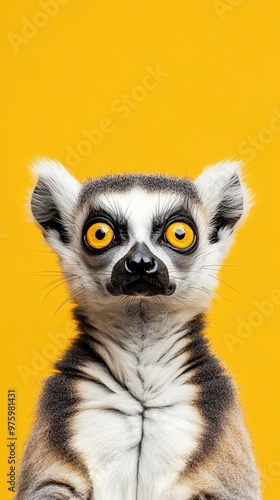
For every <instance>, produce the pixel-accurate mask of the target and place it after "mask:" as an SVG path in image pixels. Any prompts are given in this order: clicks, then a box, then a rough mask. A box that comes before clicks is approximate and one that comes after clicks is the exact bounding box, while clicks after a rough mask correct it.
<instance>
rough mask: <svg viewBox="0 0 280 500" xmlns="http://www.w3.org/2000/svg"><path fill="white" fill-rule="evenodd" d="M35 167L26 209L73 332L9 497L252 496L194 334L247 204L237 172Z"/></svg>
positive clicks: (229, 408)
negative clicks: (62, 280)
mask: <svg viewBox="0 0 280 500" xmlns="http://www.w3.org/2000/svg"><path fill="white" fill-rule="evenodd" d="M36 172H37V174H38V182H37V185H36V187H35V189H34V192H33V195H32V199H31V209H32V213H33V215H34V218H35V220H36V221H37V223H38V224H39V226H40V228H41V229H42V231H43V234H44V237H45V238H46V240H47V241H48V243H49V244H50V246H51V247H52V248H53V250H54V251H55V252H56V253H57V254H58V256H59V260H60V264H61V266H62V269H63V271H64V273H65V276H66V279H68V286H69V289H70V291H71V297H72V299H73V300H74V301H75V302H76V304H77V307H76V308H75V310H74V317H75V319H76V322H77V328H78V335H77V337H76V339H75V340H74V341H73V343H72V345H71V346H70V348H68V349H67V351H66V353H65V354H64V356H63V358H62V359H61V360H60V361H58V362H57V363H56V365H55V368H56V372H55V373H54V374H53V375H52V376H51V377H49V378H48V379H47V380H46V382H45V385H44V389H43V392H42V395H41V399H40V403H39V408H38V412H37V418H36V421H35V425H34V428H33V431H32V432H31V435H30V437H29V439H28V441H27V444H26V447H25V453H24V456H23V460H22V464H21V473H20V479H19V484H18V490H17V494H16V497H15V498H16V500H50V499H52V500H53V499H57V500H58V499H59V500H66V499H68V500H70V499H71V500H74V499H76V500H78V499H79V500H202V499H204V500H210V499H211V500H241V499H242V500H259V499H260V498H261V496H260V489H259V479H258V472H257V469H256V466H255V462H254V458H253V454H252V450H251V444H250V440H249V438H248V435H247V431H246V428H245V426H244V423H243V418H242V415H241V411H240V408H239V404H238V402H237V398H236V392H235V387H234V384H233V382H232V380H231V377H230V376H229V375H228V374H227V373H226V372H225V370H224V368H223V367H222V366H221V364H220V362H219V361H218V359H217V358H216V357H215V356H214V355H213V354H212V353H211V351H210V349H209V346H208V343H207V340H205V338H204V337H203V329H204V318H203V313H204V311H205V310H206V309H207V308H208V305H209V300H210V298H211V295H212V290H213V288H214V287H215V285H216V282H217V281H216V274H217V270H218V267H219V265H220V263H221V260H222V259H223V257H224V256H225V254H226V252H227V250H228V248H229V246H230V244H231V242H232V239H233V232H234V229H235V227H236V226H237V225H238V224H239V223H240V221H241V219H243V218H244V214H245V213H246V211H247V208H248V206H249V204H250V195H249V192H248V190H247V189H246V187H245V185H244V184H243V183H242V182H241V180H240V172H239V165H238V163H235V162H224V163H221V164H218V165H215V166H214V167H210V168H208V169H206V170H205V171H204V172H203V173H202V174H201V175H200V176H199V177H198V178H197V179H196V180H195V181H192V180H189V179H181V178H174V177H167V176H153V175H119V176H108V177H103V178H100V179H94V180H88V181H86V182H85V183H83V184H80V183H79V182H78V181H77V180H75V179H74V178H73V177H72V176H71V175H70V174H69V173H68V172H67V171H66V170H65V169H64V168H63V167H62V166H61V165H60V164H58V163H56V162H53V161H44V160H42V161H39V163H38V165H37V167H36Z"/></svg>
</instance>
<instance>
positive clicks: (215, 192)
mask: <svg viewBox="0 0 280 500" xmlns="http://www.w3.org/2000/svg"><path fill="white" fill-rule="evenodd" d="M195 184H196V186H197V189H198V192H199V196H200V199H201V201H202V204H203V205H204V207H205V208H206V211H207V214H208V216H209V220H210V241H211V243H216V242H217V241H219V240H222V239H223V237H224V236H228V235H229V234H231V233H232V232H233V229H234V228H235V227H236V225H237V224H238V225H239V224H240V222H241V221H242V220H243V219H244V218H245V216H246V214H247V212H248V210H249V208H250V206H251V195H250V192H249V190H248V189H247V187H246V186H245V184H244V182H243V181H242V178H241V163H240V162H237V161H233V162H231V161H225V162H220V163H217V164H216V165H214V166H212V167H209V168H207V169H205V170H204V171H203V172H202V174H201V175H200V176H199V177H198V178H197V179H196V181H195Z"/></svg>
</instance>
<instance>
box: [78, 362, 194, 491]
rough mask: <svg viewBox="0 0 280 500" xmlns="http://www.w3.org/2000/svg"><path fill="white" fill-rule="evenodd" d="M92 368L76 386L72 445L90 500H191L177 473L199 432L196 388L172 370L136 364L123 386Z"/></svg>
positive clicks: (186, 458)
mask: <svg viewBox="0 0 280 500" xmlns="http://www.w3.org/2000/svg"><path fill="white" fill-rule="evenodd" d="M173 368H174V367H173ZM157 370H158V373H156V372H157ZM90 371H91V372H92V373H94V374H95V375H94V377H95V380H92V381H90V380H82V381H79V382H78V383H77V392H78V393H79V396H80V404H79V408H78V411H77V413H76V415H75V417H74V420H73V431H74V432H73V440H72V446H73V447H74V448H75V450H77V451H78V453H79V454H80V456H82V459H83V462H84V463H85V465H86V467H87V469H88V473H89V475H90V478H91V480H92V485H93V489H94V500H108V499H114V500H157V499H158V500H159V499H160V500H165V499H166V500H167V499H170V500H171V499H175V498H176V499H178V500H180V499H182V500H186V499H188V498H191V490H190V489H189V488H188V486H186V485H184V486H182V485H180V484H181V482H180V478H181V477H182V475H183V471H184V468H185V467H186V464H187V461H188V458H189V457H190V456H191V454H192V452H193V451H194V450H195V448H196V446H197V442H198V439H199V436H200V433H201V423H200V417H199V415H198V412H197V410H196V409H195V406H194V404H193V401H194V398H195V395H196V388H195V387H194V386H193V385H191V384H188V383H182V380H180V378H177V377H176V375H175V373H174V371H172V370H171V371H168V370H166V371H162V370H161V369H160V368H159V367H158V368H157V367H155V366H153V367H152V366H151V367H149V365H146V366H142V365H141V363H140V364H139V365H138V366H137V370H131V371H130V379H128V378H127V380H126V381H124V384H120V383H119V382H117V381H116V380H115V379H114V378H113V377H112V376H111V375H108V373H105V372H103V371H102V370H100V369H99V371H98V369H96V367H95V369H94V367H93V368H92V369H91V370H90Z"/></svg>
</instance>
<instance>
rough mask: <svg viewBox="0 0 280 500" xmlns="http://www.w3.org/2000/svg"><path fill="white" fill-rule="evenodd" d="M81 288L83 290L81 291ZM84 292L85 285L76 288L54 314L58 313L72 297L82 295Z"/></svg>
mask: <svg viewBox="0 0 280 500" xmlns="http://www.w3.org/2000/svg"><path fill="white" fill-rule="evenodd" d="M80 290H81V291H80ZM83 293H84V285H80V286H79V287H78V288H77V289H76V290H74V291H73V292H72V293H70V295H69V296H68V297H67V299H65V300H64V301H63V302H62V303H61V304H60V306H59V307H58V308H57V309H56V311H55V313H54V316H55V315H56V314H57V313H58V311H59V310H60V309H61V308H62V307H63V306H64V305H65V304H67V302H70V301H71V300H72V299H74V298H76V297H77V296H80V295H81V294H83Z"/></svg>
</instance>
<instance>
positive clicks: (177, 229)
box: [165, 222, 195, 250]
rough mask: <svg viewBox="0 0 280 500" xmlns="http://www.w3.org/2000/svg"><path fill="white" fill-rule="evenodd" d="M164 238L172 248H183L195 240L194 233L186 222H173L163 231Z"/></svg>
mask: <svg viewBox="0 0 280 500" xmlns="http://www.w3.org/2000/svg"><path fill="white" fill-rule="evenodd" d="M165 238H166V240H167V241H168V243H170V245H172V246H173V247H174V248H178V249H181V250H185V249H186V248H189V247H190V246H191V245H192V244H193V242H194V241H195V233H194V231H193V229H192V228H191V226H189V224H187V223H186V222H173V223H172V224H170V226H169V227H168V228H167V230H166V231H165Z"/></svg>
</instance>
